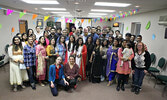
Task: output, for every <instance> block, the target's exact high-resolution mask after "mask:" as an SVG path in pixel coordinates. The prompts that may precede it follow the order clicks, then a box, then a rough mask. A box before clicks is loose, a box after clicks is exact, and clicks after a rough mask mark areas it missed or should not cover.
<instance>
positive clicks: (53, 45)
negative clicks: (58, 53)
mask: <svg viewBox="0 0 167 100" xmlns="http://www.w3.org/2000/svg"><path fill="white" fill-rule="evenodd" d="M53 39H54V40H55V38H51V39H50V40H49V45H51V41H52V40H53ZM53 46H54V47H56V40H55V44H54V45H53Z"/></svg>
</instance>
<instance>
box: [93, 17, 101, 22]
mask: <svg viewBox="0 0 167 100" xmlns="http://www.w3.org/2000/svg"><path fill="white" fill-rule="evenodd" d="M101 20H102V19H100V21H101ZM94 21H95V23H96V21H97V18H95V19H94Z"/></svg>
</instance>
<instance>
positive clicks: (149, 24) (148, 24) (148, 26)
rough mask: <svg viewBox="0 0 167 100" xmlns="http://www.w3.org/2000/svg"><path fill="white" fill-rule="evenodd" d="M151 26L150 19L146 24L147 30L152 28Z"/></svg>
mask: <svg viewBox="0 0 167 100" xmlns="http://www.w3.org/2000/svg"><path fill="white" fill-rule="evenodd" d="M150 26H151V22H150V21H148V23H147V25H146V30H148V29H149V28H150Z"/></svg>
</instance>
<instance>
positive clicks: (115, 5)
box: [94, 2, 131, 7]
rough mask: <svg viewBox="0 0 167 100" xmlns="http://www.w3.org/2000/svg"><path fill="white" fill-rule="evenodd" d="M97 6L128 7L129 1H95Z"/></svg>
mask: <svg viewBox="0 0 167 100" xmlns="http://www.w3.org/2000/svg"><path fill="white" fill-rule="evenodd" d="M94 5H95V6H112V7H128V6H130V5H131V4H128V3H113V2H95V4H94Z"/></svg>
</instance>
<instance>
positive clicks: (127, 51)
mask: <svg viewBox="0 0 167 100" xmlns="http://www.w3.org/2000/svg"><path fill="white" fill-rule="evenodd" d="M132 53H133V51H132V49H131V44H130V43H127V45H126V48H125V49H124V50H123V51H122V54H123V59H125V61H128V58H129V57H130V55H131V54H132ZM128 62H129V68H131V61H128ZM123 63H124V61H123V60H122V61H121V65H120V66H121V67H122V66H123Z"/></svg>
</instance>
